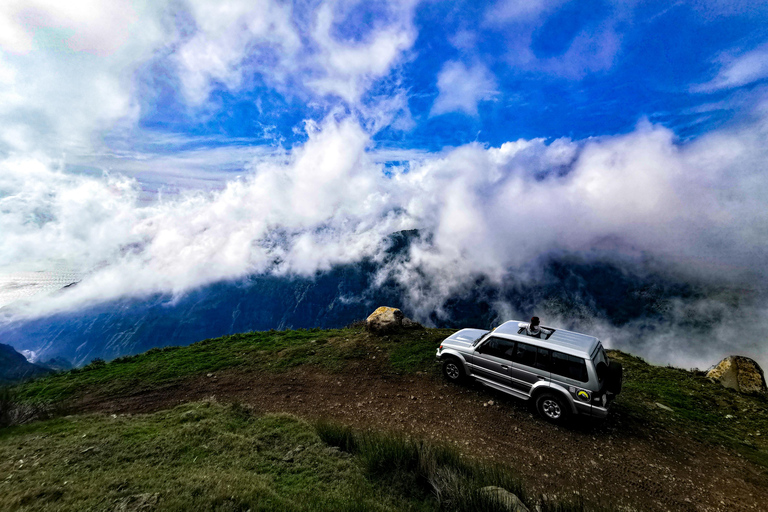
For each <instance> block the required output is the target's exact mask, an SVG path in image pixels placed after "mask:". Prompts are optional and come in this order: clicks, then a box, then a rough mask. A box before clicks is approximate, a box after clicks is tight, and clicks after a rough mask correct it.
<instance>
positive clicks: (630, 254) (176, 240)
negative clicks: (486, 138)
mask: <svg viewBox="0 0 768 512" xmlns="http://www.w3.org/2000/svg"><path fill="white" fill-rule="evenodd" d="M766 126H767V125H766V123H765V121H764V120H760V121H759V122H756V123H755V124H753V125H750V126H748V127H744V128H742V129H740V130H738V131H720V132H715V133H712V134H710V135H707V136H704V137H702V138H701V139H699V140H698V141H696V142H693V143H689V144H685V145H679V144H677V143H676V142H675V138H674V135H673V134H672V133H671V132H670V131H668V130H666V129H664V128H661V127H657V126H652V125H649V124H648V123H641V125H640V126H638V128H637V130H635V131H634V132H633V133H630V134H627V135H622V136H615V137H604V138H601V139H590V140H586V141H580V142H573V141H569V140H565V139H564V140H558V141H554V142H551V143H547V142H546V141H544V140H541V139H534V140H518V141H516V142H509V143H505V144H503V145H502V146H500V147H498V148H484V147H482V146H480V145H477V144H470V145H467V146H463V147H460V148H457V149H455V150H451V151H449V152H445V153H440V154H434V155H429V154H423V153H421V154H418V155H416V158H415V159H414V160H412V161H411V164H410V170H408V171H407V172H405V171H404V170H402V169H400V170H396V171H395V173H394V175H393V176H392V177H391V178H388V177H386V176H385V175H384V173H383V165H382V164H381V163H377V162H381V160H382V158H381V157H379V156H377V155H376V154H375V153H371V152H370V151H369V144H370V135H369V134H368V133H367V132H366V131H365V130H363V129H362V128H361V126H360V125H359V124H358V123H357V122H356V121H354V120H353V119H352V118H349V117H346V118H341V119H338V120H337V119H335V118H334V117H333V116H332V117H330V118H329V119H328V120H326V121H325V122H324V123H323V124H322V125H320V126H318V127H315V128H312V127H310V138H309V141H308V142H307V143H306V144H305V145H303V146H302V147H299V148H297V149H295V150H294V151H292V152H291V153H288V154H286V155H284V156H283V157H281V158H273V157H267V158H264V157H262V156H257V157H256V160H255V161H254V162H253V164H252V165H251V169H252V171H251V173H249V174H247V175H245V176H244V177H243V178H241V179H237V180H231V181H228V182H227V183H226V186H225V187H224V188H223V189H222V190H220V191H218V192H207V193H202V192H197V193H183V194H180V195H178V196H175V197H163V198H160V200H158V201H156V202H152V203H149V204H146V203H142V202H141V200H140V195H141V192H140V189H139V186H138V184H137V183H136V182H135V181H132V180H129V179H126V178H122V177H120V176H117V175H107V176H104V177H92V176H84V175H72V174H68V173H64V172H60V171H57V170H56V165H57V163H56V162H42V161H39V160H35V159H6V160H5V161H4V162H3V164H2V173H0V177H1V178H0V190H3V191H4V195H3V197H2V198H0V211H3V212H4V213H3V215H2V217H0V223H1V225H0V230H2V232H3V233H4V238H3V242H2V244H0V267H9V266H13V265H14V264H15V263H17V262H20V261H26V262H41V263H40V269H41V270H46V269H47V268H48V267H46V265H47V263H46V262H47V261H48V260H49V258H50V255H51V254H55V255H56V257H57V258H58V259H59V260H61V262H63V263H61V262H59V263H60V264H68V265H70V266H71V265H79V268H78V269H77V270H78V271H80V272H84V273H85V274H86V277H85V278H84V280H83V282H82V283H81V284H80V285H78V286H77V287H74V288H72V289H71V290H67V292H66V293H62V294H60V295H58V296H57V297H55V298H52V299H51V300H50V301H41V302H38V303H36V304H37V305H36V306H34V308H36V311H37V312H38V313H39V312H42V311H50V310H51V308H62V307H63V308H71V307H77V305H79V304H83V303H85V302H88V301H92V300H104V299H109V298H115V297H118V296H122V295H141V294H145V293H150V292H155V291H171V292H177V293H180V292H183V291H184V290H187V289H190V288H193V287H196V286H199V285H201V284H204V283H209V282H213V281H217V280H220V279H228V278H235V277H238V276H242V275H245V274H249V273H258V272H276V273H280V274H283V273H299V274H303V275H312V274H313V273H314V272H315V271H316V270H318V269H328V268H330V267H331V266H332V265H334V264H338V263H345V262H353V261H358V260H359V259H360V258H362V257H363V256H366V255H367V256H374V257H375V256H376V255H377V254H378V252H379V250H380V246H379V244H380V243H381V241H382V240H383V239H384V238H385V237H386V235H388V234H389V233H391V232H393V231H396V230H399V229H412V228H420V229H423V230H424V231H425V232H428V233H431V234H432V235H433V237H432V242H431V243H430V244H424V245H417V246H415V247H414V248H413V250H412V254H411V258H410V261H408V262H403V264H402V265H401V266H400V267H398V268H396V269H393V272H395V273H396V275H399V276H401V278H402V279H403V282H404V283H405V284H406V285H407V288H408V289H409V290H411V291H412V293H413V296H412V297H411V299H412V304H413V307H414V309H416V310H417V311H418V312H419V313H420V314H424V315H426V314H428V313H429V312H431V311H434V310H435V309H439V306H440V304H441V301H442V300H444V299H445V298H446V297H447V296H448V295H449V294H450V293H451V292H452V291H455V290H457V289H461V288H462V287H464V286H466V283H471V282H472V280H473V278H474V276H477V275H486V276H488V277H489V278H490V279H492V280H499V279H502V278H503V277H504V276H505V275H508V273H509V272H511V271H515V269H522V268H526V266H529V265H531V262H535V261H537V260H538V258H540V257H542V256H545V255H547V254H551V253H553V252H563V251H565V252H571V253H581V254H591V253H592V252H593V251H601V252H602V253H610V254H615V255H620V257H622V258H624V257H627V258H647V257H650V258H652V259H653V260H654V261H657V262H659V264H661V265H664V266H665V267H666V268H667V269H672V270H671V271H674V272H678V273H681V274H683V275H687V276H688V277H689V278H690V277H693V278H695V279H703V280H705V281H708V282H718V281H721V280H722V281H727V282H729V283H731V284H733V283H746V284H745V286H765V284H766V283H765V280H764V277H760V276H762V275H763V273H762V266H763V263H764V262H763V261H762V255H763V254H764V253H765V249H766V242H765V240H766V239H768V237H766V234H767V233H766V232H765V226H768V213H766V210H765V208H764V198H765V197H766V196H767V195H768V180H767V179H766V173H765V162H766V161H768V158H766V157H767V156H768V155H767V154H766V152H767V151H768V150H766V148H768V144H766V139H768V130H766ZM407 156H408V155H400V156H398V157H399V158H402V157H407ZM389 157H391V155H386V156H385V158H389ZM564 169H565V170H567V172H563V170H564ZM417 269H418V272H417V271H416V270H417ZM26 270H30V269H26ZM415 276H421V277H419V278H418V279H417V278H416V277H415ZM425 280H426V281H425ZM419 283H429V286H426V287H424V286H421V285H419ZM427 289H429V290H430V291H429V293H428V294H425V295H423V296H421V295H420V293H422V292H421V290H427Z"/></svg>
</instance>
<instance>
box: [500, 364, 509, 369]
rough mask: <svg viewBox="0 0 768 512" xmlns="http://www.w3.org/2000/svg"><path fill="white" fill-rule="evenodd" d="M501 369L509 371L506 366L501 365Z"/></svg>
mask: <svg viewBox="0 0 768 512" xmlns="http://www.w3.org/2000/svg"><path fill="white" fill-rule="evenodd" d="M501 369H502V370H509V366H506V365H501Z"/></svg>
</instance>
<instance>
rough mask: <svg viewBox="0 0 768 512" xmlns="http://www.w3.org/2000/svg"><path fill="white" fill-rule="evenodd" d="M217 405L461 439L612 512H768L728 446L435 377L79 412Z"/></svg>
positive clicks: (213, 384)
mask: <svg viewBox="0 0 768 512" xmlns="http://www.w3.org/2000/svg"><path fill="white" fill-rule="evenodd" d="M208 397H215V398H216V399H217V400H220V401H235V400H239V401H241V402H244V403H248V404H251V405H253V406H254V407H255V408H256V409H257V410H259V411H262V412H289V413H293V414H296V415H297V416H300V417H303V418H308V419H311V418H321V417H325V418H333V419H336V420H340V421H342V422H345V423H348V424H351V425H354V426H356V427H362V428H374V429H382V430H398V431H402V432H406V433H408V434H414V435H415V436H418V437H421V438H430V439H436V440H441V441H447V442H452V443H456V444H458V445H461V447H462V450H463V451H464V452H465V453H467V454H471V455H473V456H479V457H486V458H490V459H492V460H495V461H500V462H503V463H505V464H508V465H510V466H511V467H513V468H515V470H516V471H517V473H518V474H519V475H520V476H521V477H522V478H523V479H524V481H525V482H526V483H527V485H528V486H529V489H531V490H532V491H533V492H536V493H544V494H548V495H552V494H556V495H558V496H563V497H565V496H573V495H574V493H576V492H580V493H582V494H583V496H584V497H585V498H586V499H587V500H589V501H590V502H593V503H596V504H602V505H604V506H608V507H610V508H612V509H614V508H624V507H626V508H627V509H629V510H632V509H637V510H653V511H656V510H686V511H687V510H690V511H711V510H718V511H720V510H722V511H737V510H768V472H766V471H765V470H764V469H763V468H761V467H759V466H757V465H755V464H753V463H751V462H749V461H747V460H745V459H743V458H741V457H740V456H738V455H734V454H732V453H730V452H728V451H726V450H725V449H722V448H719V447H716V446H712V445H709V444H704V443H701V442H698V441H696V440H695V439H692V438H680V437H673V436H672V435H671V433H669V432H665V431H659V430H654V428H653V427H651V426H648V425H628V424H624V423H622V420H621V419H619V418H616V416H615V415H613V416H612V417H611V418H609V420H608V421H607V422H605V423H604V424H599V425H590V424H578V425H576V426H572V427H567V428H566V427H557V426H554V425H550V424H548V423H546V422H545V421H543V420H542V419H541V418H539V417H538V416H535V415H533V414H531V412H530V411H529V409H528V407H527V405H526V404H525V403H523V402H521V401H518V400H515V399H513V398H510V397H506V396H504V395H502V394H500V393H496V392H493V391H490V390H487V389H485V388H482V387H479V386H477V385H465V386H457V385H451V384H446V383H443V382H441V381H439V380H435V379H434V378H433V377H431V376H426V375H418V374H417V375H415V376H408V377H392V376H386V375H381V374H380V373H379V372H377V371H375V369H374V368H358V369H357V370H355V371H351V372H347V373H344V374H323V373H318V372H317V370H314V369H313V370H309V369H306V368H299V369H297V370H293V371H291V372H289V373H283V374H278V375H275V374H242V373H237V374H236V373H230V374H226V373H225V374H219V375H216V376H213V377H201V378H197V379H195V380H193V381H190V382H188V383H187V384H185V385H183V386H181V385H179V386H173V387H169V388H166V389H163V390H159V391H153V392H150V393H143V394H136V395H134V396H127V397H122V398H117V399H109V400H104V399H99V398H95V397H91V398H88V397H86V398H84V399H82V400H81V401H80V402H79V403H78V405H77V409H78V410H87V411H103V412H108V413H139V412H151V411H155V410H159V409H163V408H167V407H171V406H174V405H176V404H178V403H180V402H187V401H191V400H198V399H202V398H208ZM491 402H492V404H491Z"/></svg>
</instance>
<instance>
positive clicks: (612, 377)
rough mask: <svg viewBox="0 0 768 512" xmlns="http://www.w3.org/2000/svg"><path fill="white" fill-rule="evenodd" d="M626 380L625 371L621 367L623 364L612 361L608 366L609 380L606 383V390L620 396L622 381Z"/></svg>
mask: <svg viewBox="0 0 768 512" xmlns="http://www.w3.org/2000/svg"><path fill="white" fill-rule="evenodd" d="M623 378H624V369H623V368H622V367H621V363H617V362H616V361H611V364H609V365H608V380H607V382H606V389H607V390H608V391H610V392H611V393H613V394H614V395H618V394H619V393H621V381H622V379H623Z"/></svg>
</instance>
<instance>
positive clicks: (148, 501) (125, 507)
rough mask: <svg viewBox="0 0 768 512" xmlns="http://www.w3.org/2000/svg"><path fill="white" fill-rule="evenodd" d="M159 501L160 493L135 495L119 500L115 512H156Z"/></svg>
mask: <svg viewBox="0 0 768 512" xmlns="http://www.w3.org/2000/svg"><path fill="white" fill-rule="evenodd" d="M159 501H160V494H159V493H154V494H150V493H146V494H135V495H133V496H127V497H125V498H122V499H119V500H117V502H116V504H115V512H148V511H150V510H155V508H156V507H157V504H158V502H159Z"/></svg>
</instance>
